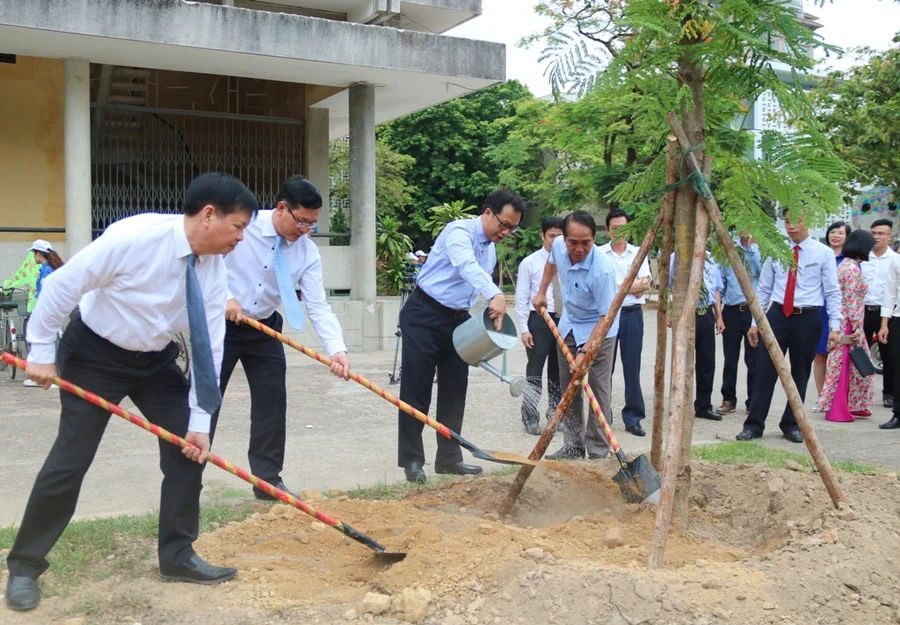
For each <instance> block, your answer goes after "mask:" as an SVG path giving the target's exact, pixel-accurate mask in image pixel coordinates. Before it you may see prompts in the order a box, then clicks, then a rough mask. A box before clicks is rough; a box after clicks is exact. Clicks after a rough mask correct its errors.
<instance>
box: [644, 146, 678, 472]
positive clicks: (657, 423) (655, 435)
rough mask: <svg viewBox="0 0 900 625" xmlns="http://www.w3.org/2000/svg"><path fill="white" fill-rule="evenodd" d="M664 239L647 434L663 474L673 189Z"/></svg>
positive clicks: (674, 174)
mask: <svg viewBox="0 0 900 625" xmlns="http://www.w3.org/2000/svg"><path fill="white" fill-rule="evenodd" d="M677 181H678V139H676V138H675V137H674V136H669V137H667V138H666V184H667V185H668V184H674V183H675V182H677ZM662 210H663V240H662V249H661V250H660V255H659V291H658V296H657V300H656V364H655V366H654V369H653V428H652V430H651V433H650V463H651V464H652V465H653V467H654V468H655V469H656V471H657V472H658V473H660V474H662V470H663V461H662V443H663V421H664V417H665V409H666V350H667V348H668V344H669V333H668V328H667V322H668V316H669V311H668V304H669V259H670V257H671V256H672V245H673V243H672V236H673V232H674V225H675V224H674V219H675V189H672V190H671V191H669V192H668V193H666V197H665V200H664V201H663V209H662Z"/></svg>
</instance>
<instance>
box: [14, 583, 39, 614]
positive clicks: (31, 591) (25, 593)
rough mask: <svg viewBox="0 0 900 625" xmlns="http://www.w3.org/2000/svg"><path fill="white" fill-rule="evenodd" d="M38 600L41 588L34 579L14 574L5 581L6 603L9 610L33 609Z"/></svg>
mask: <svg viewBox="0 0 900 625" xmlns="http://www.w3.org/2000/svg"><path fill="white" fill-rule="evenodd" d="M40 602H41V589H40V588H38V585H37V580H36V579H33V578H31V577H19V576H14V577H10V578H9V581H7V582H6V605H7V607H9V609H10V610H16V611H17V612H20V611H22V610H33V609H35V608H36V607H38V604H39V603H40Z"/></svg>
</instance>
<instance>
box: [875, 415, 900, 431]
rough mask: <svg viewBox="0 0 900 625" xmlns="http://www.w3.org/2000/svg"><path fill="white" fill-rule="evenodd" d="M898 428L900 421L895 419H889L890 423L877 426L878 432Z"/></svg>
mask: <svg viewBox="0 0 900 625" xmlns="http://www.w3.org/2000/svg"><path fill="white" fill-rule="evenodd" d="M898 428H900V419H898V418H897V417H891V420H890V421H888V422H887V423H882V424H881V425H879V426H878V429H879V430H896V429H898Z"/></svg>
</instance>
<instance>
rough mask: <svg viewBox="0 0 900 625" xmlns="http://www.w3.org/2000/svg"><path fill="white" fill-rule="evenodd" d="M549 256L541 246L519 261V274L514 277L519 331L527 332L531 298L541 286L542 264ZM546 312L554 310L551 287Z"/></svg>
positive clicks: (532, 305)
mask: <svg viewBox="0 0 900 625" xmlns="http://www.w3.org/2000/svg"><path fill="white" fill-rule="evenodd" d="M549 257H550V252H548V251H547V250H545V249H544V248H543V247H542V248H541V249H539V250H538V251H536V252H534V253H533V254H529V255H528V256H526V257H525V258H523V259H522V262H521V263H519V275H518V276H517V279H516V320H517V321H518V322H519V332H520V333H522V332H528V313H529V312H531V311H532V310H534V304H532V303H531V300H532V298H533V297H534V296H535V295H537V292H538V290H539V289H540V288H541V280H542V279H543V278H544V266H545V265H546V264H547V259H548V258H549ZM547 312H548V313H555V312H556V302H555V301H554V299H553V289H547Z"/></svg>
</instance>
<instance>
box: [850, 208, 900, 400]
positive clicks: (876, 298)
mask: <svg viewBox="0 0 900 625" xmlns="http://www.w3.org/2000/svg"><path fill="white" fill-rule="evenodd" d="M869 228H871V231H872V236H873V237H874V238H875V246H874V247H873V248H872V251H871V252H869V260H867V261H866V262H864V263H860V265H859V268H860V270H861V271H862V274H863V276H864V277H865V279H866V285H867V286H868V287H869V290H868V291H867V292H866V299H865V306H866V310H865V317H864V319H863V332H865V333H866V340H867V341H868V343H869V347H870V348H871V347H872V343H873V342H875V340H877V339H875V338H874V337H875V336H876V335H877V334H878V331H879V330H880V329H881V305H882V303H883V302H884V285H885V283H886V282H887V278H888V269H890V266H891V263H892V262H893V260H894V258H895V257H896V256H897V252H895V251H894V250H892V249H891V248H890V244H891V233H892V232H893V231H894V224H893V222H892V221H891V220H890V219H876V220H875V221H873V222H872V225H871V226H869ZM881 363H882V367H883V369H882V373H883V374H884V375H882V376H881V377H882V384H883V385H884V386H882V402H883V404H884V407H885V408H893V407H894V359H893V358H892V354H891V349H890V347H888V348H886V349H882V350H881Z"/></svg>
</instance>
